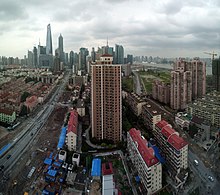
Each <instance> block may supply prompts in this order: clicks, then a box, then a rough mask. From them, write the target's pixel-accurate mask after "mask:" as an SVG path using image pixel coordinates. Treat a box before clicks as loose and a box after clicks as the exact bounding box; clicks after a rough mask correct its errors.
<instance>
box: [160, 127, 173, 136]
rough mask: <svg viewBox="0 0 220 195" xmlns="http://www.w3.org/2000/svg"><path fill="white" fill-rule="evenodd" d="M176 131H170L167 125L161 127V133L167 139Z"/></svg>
mask: <svg viewBox="0 0 220 195" xmlns="http://www.w3.org/2000/svg"><path fill="white" fill-rule="evenodd" d="M175 132H176V131H175V130H174V129H172V128H171V127H170V126H169V125H166V126H164V127H163V129H162V130H161V133H162V134H163V135H164V136H165V137H166V138H169V137H170V135H172V134H173V133H175Z"/></svg>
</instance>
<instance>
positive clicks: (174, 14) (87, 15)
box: [0, 0, 220, 58]
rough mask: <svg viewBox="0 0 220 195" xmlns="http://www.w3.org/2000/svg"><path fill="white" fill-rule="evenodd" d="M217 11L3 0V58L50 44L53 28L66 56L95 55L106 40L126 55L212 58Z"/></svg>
mask: <svg viewBox="0 0 220 195" xmlns="http://www.w3.org/2000/svg"><path fill="white" fill-rule="evenodd" d="M64 5H65V6H64ZM219 8H220V3H219V2H218V1H217V0H211V1H208V2H206V1H204V0H202V1H193V2H191V1H189V0H187V1H184V2H175V1H174V0H169V1H163V2H158V1H152V0H150V1H147V2H146V1H141V0H123V1H115V0H114V1H109V0H104V1H100V0H99V1H94V0H90V1H74V2H69V1H63V2H60V1H53V3H52V4H51V3H50V2H45V1H40V2H38V3H37V4H36V3H34V2H28V1H27V2H26V1H24V2H19V3H18V2H17V1H14V0H10V1H4V2H2V5H1V8H0V12H1V19H0V27H1V28H0V29H1V30H0V42H1V45H0V55H1V56H18V57H19V58H23V56H24V55H25V54H26V53H27V51H28V50H30V49H32V48H33V46H37V45H38V43H39V40H40V43H41V45H46V36H45V35H46V31H47V29H46V26H47V25H48V24H51V26H52V40H53V45H52V47H53V48H57V45H58V43H57V41H58V40H57V38H58V37H59V35H60V33H61V34H62V35H63V37H64V46H65V48H64V50H65V51H66V52H68V53H69V52H70V51H71V50H73V51H74V52H79V49H80V48H81V47H85V48H88V49H89V51H91V50H92V47H95V48H97V47H98V46H102V45H105V43H106V39H107V37H108V39H109V45H110V46H114V45H115V44H119V45H123V47H124V48H125V52H124V53H125V55H126V54H133V55H147V56H150V55H151V56H161V57H195V56H199V57H210V56H208V55H206V54H204V52H205V51H207V52H212V51H215V52H217V53H218V55H219V53H220V52H219V51H220V34H219V32H220V27H219V25H218V23H219V22H220V13H219V12H218V10H219ZM11 10H13V12H12V11H11ZM39 13H41V14H39Z"/></svg>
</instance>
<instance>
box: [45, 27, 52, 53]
mask: <svg viewBox="0 0 220 195" xmlns="http://www.w3.org/2000/svg"><path fill="white" fill-rule="evenodd" d="M46 54H47V55H53V47H52V36H51V27H50V24H48V25H47V39H46Z"/></svg>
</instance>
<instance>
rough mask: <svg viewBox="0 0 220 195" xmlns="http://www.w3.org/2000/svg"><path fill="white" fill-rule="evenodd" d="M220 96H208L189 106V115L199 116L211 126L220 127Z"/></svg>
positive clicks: (214, 94) (216, 94)
mask: <svg viewBox="0 0 220 195" xmlns="http://www.w3.org/2000/svg"><path fill="white" fill-rule="evenodd" d="M219 99H220V94H219V93H212V94H207V95H206V96H205V97H203V98H200V99H197V100H196V101H194V102H193V103H191V104H188V106H187V113H188V114H189V115H191V116H197V117H199V118H202V119H204V121H205V122H206V123H208V124H210V125H211V126H214V127H217V128H219V127H220V112H219V110H220V101H219Z"/></svg>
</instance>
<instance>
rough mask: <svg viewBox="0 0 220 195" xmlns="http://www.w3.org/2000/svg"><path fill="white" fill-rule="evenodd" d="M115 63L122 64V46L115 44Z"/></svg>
mask: <svg viewBox="0 0 220 195" xmlns="http://www.w3.org/2000/svg"><path fill="white" fill-rule="evenodd" d="M114 58H115V59H114V62H115V64H124V48H123V46H122V45H117V44H116V45H115V56H114Z"/></svg>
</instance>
